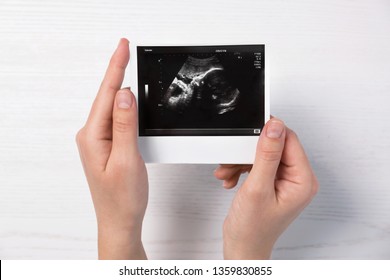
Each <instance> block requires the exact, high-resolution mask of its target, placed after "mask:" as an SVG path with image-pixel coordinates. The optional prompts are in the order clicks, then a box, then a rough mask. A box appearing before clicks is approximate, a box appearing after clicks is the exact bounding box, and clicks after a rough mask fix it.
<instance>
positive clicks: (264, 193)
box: [214, 118, 318, 259]
mask: <svg viewBox="0 0 390 280" xmlns="http://www.w3.org/2000/svg"><path fill="white" fill-rule="evenodd" d="M248 171H250V173H249V175H248V177H247V178H246V180H245V182H244V183H243V185H242V186H241V188H240V189H239V190H238V191H237V193H236V196H235V198H234V200H233V203H232V205H231V208H230V210H229V213H228V215H227V217H226V219H225V222H224V225H223V241H224V257H225V258H226V259H268V258H270V256H271V252H272V248H273V245H274V243H275V242H276V240H277V239H278V237H279V236H280V234H281V233H282V232H283V231H284V230H285V229H286V228H287V227H288V225H289V224H290V223H291V222H292V221H293V220H294V219H295V218H296V217H297V216H298V215H299V213H300V212H301V211H302V210H303V209H304V208H305V207H306V206H307V205H308V204H309V202H310V201H311V199H312V198H313V197H314V195H315V194H316V192H317V190H318V182H317V179H316V177H315V175H314V173H313V171H312V169H311V167H310V164H309V161H308V159H307V157H306V155H305V152H304V150H303V148H302V146H301V144H300V143H299V140H298V137H297V136H296V134H295V133H294V132H293V131H292V130H290V129H289V128H287V127H286V126H285V125H284V124H283V122H282V121H281V120H278V119H275V118H273V119H271V120H270V121H269V122H268V123H267V124H266V125H265V126H264V129H263V131H262V133H261V135H260V138H259V142H258V144H257V150H256V158H255V162H254V164H253V167H252V166H250V165H221V166H220V167H219V168H217V169H216V170H215V173H214V175H215V176H216V177H217V178H218V179H221V180H224V187H226V188H233V187H234V186H235V185H236V184H237V182H238V179H239V177H240V175H241V173H243V172H248Z"/></svg>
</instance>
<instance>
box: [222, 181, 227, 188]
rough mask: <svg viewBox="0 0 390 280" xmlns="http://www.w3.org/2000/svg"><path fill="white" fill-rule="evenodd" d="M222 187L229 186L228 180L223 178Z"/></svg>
mask: <svg viewBox="0 0 390 280" xmlns="http://www.w3.org/2000/svg"><path fill="white" fill-rule="evenodd" d="M222 187H224V188H226V187H227V182H226V180H223V183H222Z"/></svg>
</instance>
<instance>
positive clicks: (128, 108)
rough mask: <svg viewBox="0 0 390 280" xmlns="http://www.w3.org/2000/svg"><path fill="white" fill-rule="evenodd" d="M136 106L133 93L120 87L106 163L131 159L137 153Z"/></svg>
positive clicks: (116, 99) (115, 103)
mask: <svg viewBox="0 0 390 280" xmlns="http://www.w3.org/2000/svg"><path fill="white" fill-rule="evenodd" d="M137 135H138V126H137V106H136V102H135V97H134V95H133V93H132V92H131V91H130V90H129V89H128V88H126V89H121V90H119V91H118V93H117V94H116V98H115V102H114V109H113V120H112V148H111V154H110V158H109V162H108V164H111V163H123V162H127V161H131V160H132V159H133V158H134V156H136V155H138V143H137Z"/></svg>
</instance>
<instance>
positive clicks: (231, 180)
mask: <svg viewBox="0 0 390 280" xmlns="http://www.w3.org/2000/svg"><path fill="white" fill-rule="evenodd" d="M240 175H241V172H240V171H238V172H237V173H236V174H234V175H233V176H232V177H231V178H229V179H227V180H224V181H223V184H222V186H223V187H224V188H225V189H231V188H234V187H235V186H236V185H237V183H238V180H239V179H240Z"/></svg>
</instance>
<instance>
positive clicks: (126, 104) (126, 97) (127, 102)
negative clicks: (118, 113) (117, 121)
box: [116, 90, 133, 109]
mask: <svg viewBox="0 0 390 280" xmlns="http://www.w3.org/2000/svg"><path fill="white" fill-rule="evenodd" d="M116 103H117V105H118V108H120V109H129V108H130V107H131V104H132V103H133V100H132V98H131V95H130V92H129V91H128V90H120V91H119V92H118V95H117V97H116Z"/></svg>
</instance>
